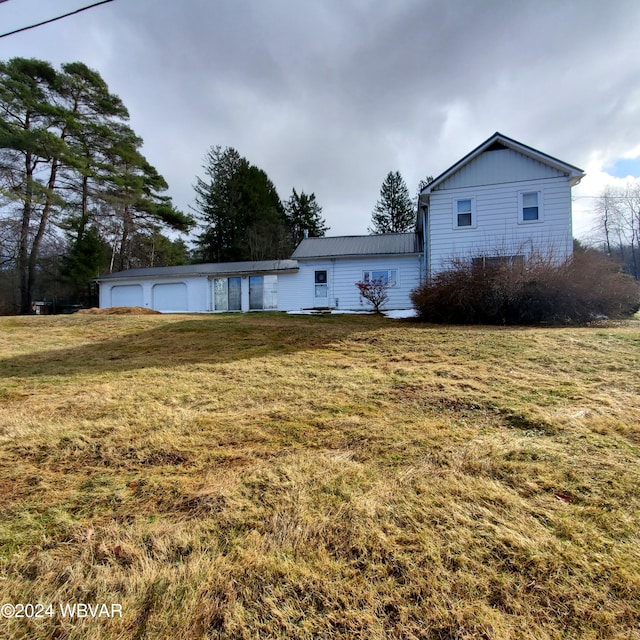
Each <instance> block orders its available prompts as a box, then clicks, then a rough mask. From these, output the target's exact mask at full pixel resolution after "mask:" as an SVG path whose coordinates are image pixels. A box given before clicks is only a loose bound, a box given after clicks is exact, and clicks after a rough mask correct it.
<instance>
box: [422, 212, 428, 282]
mask: <svg viewBox="0 0 640 640" xmlns="http://www.w3.org/2000/svg"><path fill="white" fill-rule="evenodd" d="M420 210H421V211H422V273H423V278H424V282H427V280H429V274H428V272H427V264H428V258H427V253H428V248H427V237H428V234H427V211H428V210H429V206H428V205H426V204H424V205H422V207H420Z"/></svg>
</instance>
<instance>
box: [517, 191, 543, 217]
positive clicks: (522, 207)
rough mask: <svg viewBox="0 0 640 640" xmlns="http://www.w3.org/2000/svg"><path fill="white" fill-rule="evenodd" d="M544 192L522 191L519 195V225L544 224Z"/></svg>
mask: <svg viewBox="0 0 640 640" xmlns="http://www.w3.org/2000/svg"><path fill="white" fill-rule="evenodd" d="M543 213H544V212H543V210H542V191H520V192H519V193H518V223H519V224H528V223H531V222H542V220H543Z"/></svg>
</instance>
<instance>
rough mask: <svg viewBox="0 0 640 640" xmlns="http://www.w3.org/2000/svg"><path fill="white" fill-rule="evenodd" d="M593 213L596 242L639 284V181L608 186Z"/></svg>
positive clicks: (597, 201)
mask: <svg viewBox="0 0 640 640" xmlns="http://www.w3.org/2000/svg"><path fill="white" fill-rule="evenodd" d="M594 210H595V214H596V229H595V231H596V241H597V242H598V243H599V244H600V246H601V248H602V250H603V251H604V252H605V253H606V254H607V255H608V256H610V257H611V258H612V259H613V260H615V261H616V262H618V263H619V264H620V265H621V266H622V268H623V269H624V271H625V272H626V273H628V274H630V275H632V276H633V277H634V278H635V279H636V280H640V181H638V180H635V181H631V182H628V183H627V184H626V185H625V186H624V187H614V186H611V185H608V186H606V187H605V188H604V190H603V191H602V193H601V194H600V196H599V197H598V198H597V200H596V206H595V208H594Z"/></svg>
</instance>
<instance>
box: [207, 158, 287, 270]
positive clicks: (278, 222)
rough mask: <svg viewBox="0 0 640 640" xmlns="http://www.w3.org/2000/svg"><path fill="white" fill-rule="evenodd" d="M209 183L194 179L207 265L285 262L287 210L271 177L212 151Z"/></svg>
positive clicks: (246, 163)
mask: <svg viewBox="0 0 640 640" xmlns="http://www.w3.org/2000/svg"><path fill="white" fill-rule="evenodd" d="M204 171H205V176H206V179H203V178H200V177H198V178H196V185H195V192H196V200H195V210H196V212H197V213H198V216H199V219H200V222H201V224H202V226H203V231H202V233H201V234H200V235H199V236H198V239H197V240H196V245H197V251H196V256H197V259H198V260H200V261H203V262H232V261H236V260H265V259H272V258H275V259H277V258H285V257H287V256H288V255H289V254H290V250H291V246H290V243H289V241H288V232H287V224H286V218H285V214H284V208H283V206H282V203H281V202H280V198H279V197H278V193H277V191H276V188H275V186H274V184H273V183H272V182H271V180H269V177H268V176H267V174H266V173H265V172H264V171H263V170H262V169H259V168H258V167H256V166H254V165H252V164H250V163H249V161H248V160H247V159H246V158H243V157H242V156H241V155H240V154H239V153H238V152H237V151H236V150H235V149H233V148H231V147H227V148H225V149H222V147H220V146H215V147H212V148H211V149H210V150H209V152H208V153H207V156H206V158H205V165H204Z"/></svg>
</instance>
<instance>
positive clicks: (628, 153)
mask: <svg viewBox="0 0 640 640" xmlns="http://www.w3.org/2000/svg"><path fill="white" fill-rule="evenodd" d="M93 1H95V0H56V2H52V1H51V0H7V1H5V2H2V3H0V32H1V33H5V32H7V31H10V30H12V29H15V28H19V27H23V26H27V25H30V24H33V23H35V22H38V21H41V20H46V19H48V18H52V17H56V16H58V15H60V14H62V13H66V12H68V11H73V10H76V9H79V8H81V7H84V6H87V5H89V4H92V2H93ZM15 56H23V57H34V58H40V59H43V60H48V61H50V62H52V63H54V64H55V65H56V66H58V65H59V64H60V63H62V62H72V61H76V60H79V61H82V62H85V63H86V64H88V65H89V66H90V67H92V68H94V69H96V70H97V71H99V72H100V74H101V75H102V77H103V78H104V79H105V80H106V81H107V83H108V84H109V87H110V89H111V91H112V92H114V93H116V94H118V95H119V96H120V97H121V98H122V100H123V101H124V103H125V105H126V106H127V108H128V109H129V111H130V114H131V126H132V127H133V129H134V130H135V131H136V133H137V134H138V135H140V136H142V138H143V139H144V147H143V153H144V154H145V155H146V157H147V159H148V160H149V161H150V162H151V163H152V164H153V165H154V166H155V167H156V168H157V169H158V171H159V172H160V173H161V174H162V175H163V176H164V177H165V179H166V180H167V182H168V183H169V195H171V196H172V197H173V199H174V203H175V204H176V206H177V207H179V208H181V209H183V210H188V208H189V206H190V205H192V204H193V184H194V182H195V177H196V175H202V164H203V160H204V156H205V154H206V152H207V150H208V149H209V148H210V147H211V146H213V145H221V146H222V147H226V146H231V147H234V148H235V149H237V150H238V151H239V152H240V154H241V155H243V156H245V157H246V158H247V159H248V160H249V161H250V162H251V163H253V164H255V165H257V166H258V167H260V168H261V169H264V170H265V171H266V173H267V174H268V176H269V177H270V178H271V180H272V181H273V182H274V183H275V185H276V187H277V189H278V193H279V195H280V197H281V199H283V200H284V199H286V198H287V197H288V196H289V195H290V193H291V189H292V188H293V187H295V188H296V190H297V191H300V190H304V191H305V192H307V193H311V192H314V193H315V194H316V196H317V199H318V201H319V203H320V204H321V206H322V207H323V215H324V217H325V219H326V221H327V223H328V225H329V226H330V228H331V229H330V231H329V234H330V235H342V234H361V233H366V232H367V226H368V225H369V224H370V220H371V211H372V209H373V207H374V205H375V203H376V200H377V199H378V197H379V192H380V185H381V183H382V181H383V179H384V178H385V176H386V174H387V173H388V172H389V171H391V170H399V171H400V173H401V174H402V175H403V177H404V178H405V180H406V182H407V185H408V186H409V190H410V191H411V194H412V195H413V194H414V193H415V191H416V187H417V184H418V182H419V180H420V179H421V178H423V177H424V176H426V175H429V174H431V175H437V174H439V173H441V172H442V171H444V170H445V169H447V168H448V167H449V166H450V165H452V164H453V163H454V162H456V161H457V160H459V159H460V158H461V157H462V156H464V155H465V154H466V153H468V152H469V151H471V149H473V148H474V147H476V146H477V145H478V144H480V143H481V142H482V141H484V140H485V139H486V138H488V137H489V136H490V135H491V134H492V133H494V132H495V131H500V132H501V133H504V134H505V135H507V136H509V137H511V138H515V139H517V140H519V141H520V142H523V143H525V144H527V145H529V146H532V147H535V148H536V149H539V150H540V151H543V152H545V153H548V154H550V155H553V156H556V157H557V158H559V159H561V160H564V161H565V162H568V163H570V164H574V165H577V166H578V167H580V168H582V169H584V170H585V171H586V172H587V177H586V178H585V179H584V180H583V181H582V183H581V184H580V185H579V186H578V187H576V188H574V190H573V195H574V234H575V235H577V236H579V237H580V236H584V235H585V234H586V233H587V231H588V230H589V228H590V226H591V222H590V220H589V213H588V212H589V211H590V209H591V208H592V207H593V203H594V200H593V199H591V198H590V197H589V196H594V195H598V193H600V191H601V189H602V187H603V186H604V185H605V184H607V183H615V182H622V183H624V181H625V180H624V178H625V176H627V175H628V174H630V175H633V176H636V177H637V176H639V175H640V159H639V158H640V2H639V1H638V0H628V1H627V0H606V1H605V0H384V1H381V0H306V1H305V0H297V1H296V0H181V1H176V0H171V1H170V0H114V1H113V2H110V3H107V4H104V5H102V6H98V7H95V8H93V9H90V10H88V11H85V12H83V13H79V14H77V15H74V16H71V17H69V18H65V19H64V20H60V21H58V22H55V23H52V24H48V25H45V26H42V27H38V28H36V29H32V30H30V31H26V32H23V33H19V34H16V35H12V36H9V37H6V38H1V39H0V59H4V60H6V59H9V58H12V57H15Z"/></svg>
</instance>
